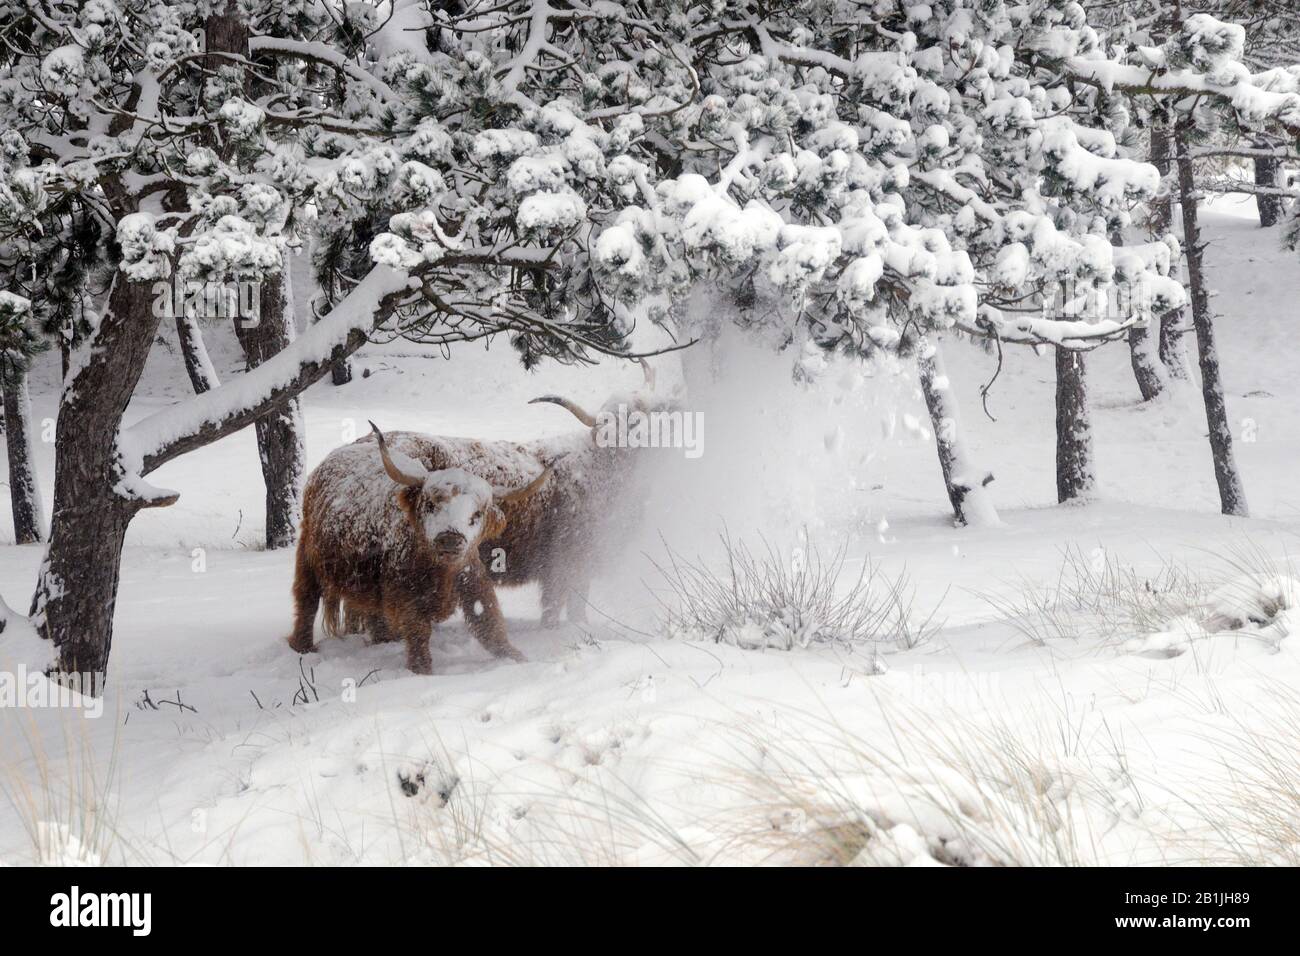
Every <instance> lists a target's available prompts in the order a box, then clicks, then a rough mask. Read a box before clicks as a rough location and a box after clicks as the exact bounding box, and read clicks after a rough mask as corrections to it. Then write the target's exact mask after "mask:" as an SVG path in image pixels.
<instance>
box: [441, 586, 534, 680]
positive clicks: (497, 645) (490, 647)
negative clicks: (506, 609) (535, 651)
mask: <svg viewBox="0 0 1300 956" xmlns="http://www.w3.org/2000/svg"><path fill="white" fill-rule="evenodd" d="M456 596H457V598H458V599H459V600H460V609H461V611H463V612H464V614H465V622H466V623H467V624H468V625H469V629H470V633H471V634H473V635H474V636H475V637H476V638H478V642H479V643H480V644H482V645H483V646H484V647H485V648H487V651H488V653H489V654H491V655H492V656H493V657H508V658H510V659H511V660H514V661H522V660H524V659H525V658H524V655H523V654H521V653H520V652H519V650H518V649H517V648H516V647H515V646H514V645H513V644H511V643H510V638H509V637H507V636H506V619H505V615H503V614H502V613H501V605H500V603H498V601H497V592H496V588H494V587H493V586H492V582H491V581H490V580H489V579H488V576H487V572H486V571H485V570H484V568H483V566H482V565H481V564H472V565H470V566H468V567H466V568H465V569H464V570H463V571H461V573H460V574H458V575H457V576H456Z"/></svg>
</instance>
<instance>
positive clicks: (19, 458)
mask: <svg viewBox="0 0 1300 956" xmlns="http://www.w3.org/2000/svg"><path fill="white" fill-rule="evenodd" d="M3 378H4V384H3V389H4V419H5V442H6V445H7V447H8V453H9V501H10V503H11V506H12V509H13V516H14V541H16V542H17V543H18V544H33V543H35V542H37V541H44V540H45V507H44V505H43V504H42V503H41V489H40V485H39V484H37V481H36V469H35V466H34V463H33V462H32V407H31V402H30V401H29V399H28V396H27V370H26V369H25V368H23V367H22V365H21V364H20V363H18V362H14V361H11V360H9V359H4V360H3Z"/></svg>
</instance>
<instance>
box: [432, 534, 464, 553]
mask: <svg viewBox="0 0 1300 956" xmlns="http://www.w3.org/2000/svg"><path fill="white" fill-rule="evenodd" d="M465 543H466V542H465V536H464V535H463V534H461V533H460V532H459V531H444V532H442V533H441V534H440V535H438V536H437V537H436V538H434V539H433V550H435V551H437V552H438V553H439V554H446V555H458V554H460V553H461V552H462V551H464V550H465Z"/></svg>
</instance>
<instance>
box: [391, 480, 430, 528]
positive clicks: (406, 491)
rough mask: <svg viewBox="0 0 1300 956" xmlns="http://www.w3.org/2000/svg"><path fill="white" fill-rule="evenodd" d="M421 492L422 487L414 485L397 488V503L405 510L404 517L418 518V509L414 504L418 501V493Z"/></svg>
mask: <svg viewBox="0 0 1300 956" xmlns="http://www.w3.org/2000/svg"><path fill="white" fill-rule="evenodd" d="M423 492H424V489H423V488H416V487H415V486H414V485H407V486H406V487H403V488H399V489H398V490H397V503H398V504H399V505H401V506H402V510H403V511H405V512H406V517H408V518H409V519H411V520H412V521H417V520H418V519H419V511H418V510H417V508H416V506H417V505H418V504H419V503H420V495H421V494H423Z"/></svg>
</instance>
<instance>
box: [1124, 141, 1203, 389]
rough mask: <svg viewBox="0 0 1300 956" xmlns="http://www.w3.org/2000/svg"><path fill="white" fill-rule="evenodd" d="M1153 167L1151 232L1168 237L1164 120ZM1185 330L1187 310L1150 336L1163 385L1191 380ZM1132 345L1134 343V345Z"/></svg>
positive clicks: (1168, 150) (1169, 144)
mask: <svg viewBox="0 0 1300 956" xmlns="http://www.w3.org/2000/svg"><path fill="white" fill-rule="evenodd" d="M1151 165H1153V166H1155V168H1156V169H1157V170H1158V171H1159V172H1160V178H1161V184H1162V185H1161V189H1160V194H1159V196H1157V197H1156V200H1155V202H1153V203H1152V204H1151V232H1152V234H1153V235H1154V236H1166V235H1168V234H1169V232H1170V231H1171V230H1172V228H1173V223H1174V200H1173V195H1172V191H1171V190H1170V188H1169V187H1168V179H1169V174H1170V173H1171V172H1172V170H1173V133H1172V132H1171V130H1170V128H1169V121H1168V120H1167V119H1164V118H1162V117H1157V118H1156V120H1155V121H1154V122H1153V123H1152V124H1151ZM1170 274H1171V275H1176V270H1174V269H1171V270H1170ZM1182 329H1183V310H1182V309H1175V310H1174V311H1172V312H1169V313H1167V314H1166V315H1163V316H1161V317H1160V326H1159V329H1154V328H1153V329H1151V330H1150V331H1149V332H1148V335H1149V336H1150V335H1152V334H1157V333H1158V336H1159V343H1158V344H1157V346H1156V352H1157V354H1158V355H1159V357H1160V364H1161V367H1162V374H1161V380H1162V382H1163V381H1164V379H1165V378H1166V377H1168V378H1172V379H1177V380H1179V381H1183V382H1186V381H1188V380H1190V379H1191V370H1190V369H1189V368H1188V364H1187V347H1186V346H1185V345H1184V344H1183V332H1182ZM1131 341H1132V340H1131V339H1130V344H1131ZM1139 347H1140V348H1142V349H1150V348H1151V346H1150V344H1149V343H1142V342H1139ZM1135 361H1136V360H1135ZM1135 370H1136V368H1135ZM1138 388H1139V389H1142V397H1143V398H1144V399H1145V398H1146V397H1147V395H1146V391H1145V389H1143V384H1142V380H1141V378H1139V380H1138ZM1162 388H1163V386H1162ZM1152 397H1154V396H1152Z"/></svg>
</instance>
